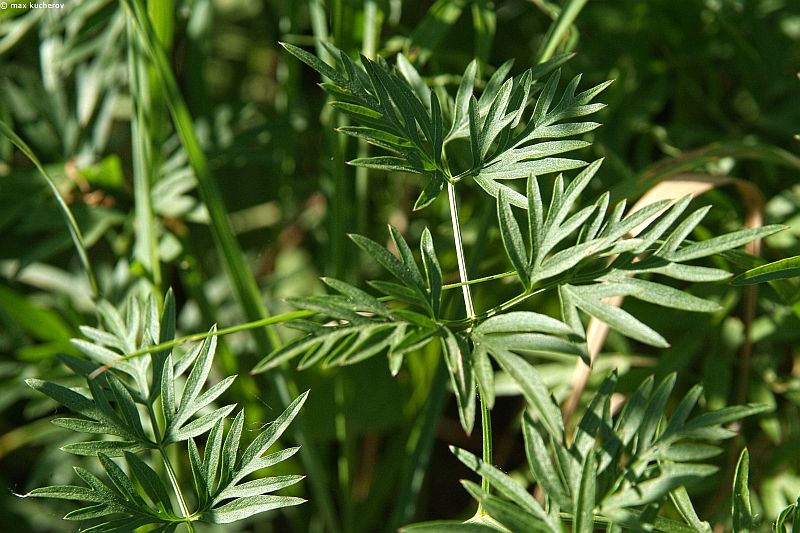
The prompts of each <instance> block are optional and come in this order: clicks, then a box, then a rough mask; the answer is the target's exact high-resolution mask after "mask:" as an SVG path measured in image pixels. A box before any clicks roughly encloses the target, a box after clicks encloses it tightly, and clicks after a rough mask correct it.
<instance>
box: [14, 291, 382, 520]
mask: <svg viewBox="0 0 800 533" xmlns="http://www.w3.org/2000/svg"><path fill="white" fill-rule="evenodd" d="M333 285H336V283H335V282H334V283H333ZM339 287H340V289H342V291H343V292H345V293H348V294H350V296H351V297H352V298H353V299H356V300H359V299H360V300H361V301H362V303H364V304H366V305H368V306H373V307H374V306H376V305H380V304H377V301H376V300H375V301H373V300H371V299H370V297H368V296H367V295H366V294H363V293H360V292H356V291H357V289H356V290H351V289H350V288H348V287H344V286H341V285H339ZM141 310H144V312H140V311H141ZM174 311H175V309H174V301H173V299H172V297H171V295H169V294H168V295H167V298H166V299H165V306H164V310H163V311H162V313H161V317H159V314H158V312H157V309H156V307H155V304H154V301H153V300H152V299H151V300H150V301H149V302H147V303H146V304H143V302H142V301H140V300H138V299H135V298H131V301H130V302H129V305H128V306H127V311H126V313H125V317H124V318H123V316H122V315H121V314H119V313H118V312H117V311H116V310H115V309H113V308H112V307H110V306H109V305H107V304H104V305H102V306H101V310H100V314H101V317H103V319H104V325H105V326H106V330H101V329H95V328H84V329H83V331H84V333H85V334H86V335H87V336H88V337H89V338H91V339H92V340H94V343H90V342H86V341H82V342H81V343H78V345H79V346H80V347H81V349H82V351H84V353H87V355H89V356H90V357H91V356H93V355H94V356H97V357H95V359H97V358H98V357H100V358H101V359H102V362H107V363H112V364H113V363H115V362H116V363H118V364H116V365H114V366H113V368H110V369H106V370H105V371H104V372H101V373H99V374H98V375H97V376H96V377H89V378H88V379H87V381H86V384H87V390H81V389H79V390H73V389H69V388H66V387H63V386H61V385H58V384H55V383H49V382H46V381H41V380H29V381H28V384H29V385H30V386H31V387H32V388H34V389H35V390H38V391H40V392H42V393H43V394H46V395H47V396H49V397H50V398H52V399H53V400H56V401H57V402H58V403H60V404H61V405H63V406H65V407H67V408H68V409H70V410H72V411H74V412H75V413H77V414H78V415H81V416H82V417H83V418H76V417H64V418H57V419H55V420H54V421H53V422H54V424H56V425H58V426H60V427H63V428H65V429H69V430H72V431H76V432H81V433H88V434H91V435H95V436H97V435H100V436H105V437H106V438H103V439H101V440H90V441H78V442H73V443H70V444H68V445H66V446H64V447H63V450H64V451H67V452H70V453H73V454H77V455H90V456H96V457H97V458H98V460H99V461H100V464H101V465H102V467H103V470H104V472H105V475H106V478H107V480H108V481H104V480H101V479H100V478H98V477H97V476H95V475H93V474H91V473H90V472H88V471H87V470H85V469H82V468H76V469H75V471H76V473H77V474H78V476H79V477H80V478H81V479H83V481H84V483H85V484H86V486H78V485H56V486H51V487H43V488H39V489H34V490H33V491H31V492H30V493H29V494H27V496H36V497H47V498H58V499H68V500H78V501H83V502H88V503H89V504H90V505H88V506H86V507H82V508H80V509H77V510H75V511H72V512H71V513H69V514H68V515H67V516H66V517H65V518H67V519H69V520H81V521H87V520H88V521H92V522H94V525H93V526H92V527H90V528H89V529H86V530H87V531H133V530H135V529H136V528H139V527H142V526H147V525H152V526H158V528H157V529H154V531H162V532H169V531H174V530H175V528H176V527H177V526H178V525H179V524H181V523H186V522H189V521H190V520H192V521H193V520H204V521H207V522H212V523H229V522H233V521H236V520H240V519H242V518H245V517H249V516H252V515H253V514H256V513H260V512H263V511H267V510H271V509H276V508H280V507H287V506H292V505H298V504H300V503H303V501H304V500H303V499H301V498H295V497H287V496H279V495H274V494H272V493H273V492H275V491H278V490H280V489H282V488H284V487H288V486H290V485H294V484H295V483H298V482H299V481H301V480H302V479H303V476H297V475H281V476H274V477H259V478H256V479H252V480H246V478H248V477H250V476H252V475H253V474H255V473H257V472H258V471H260V470H263V469H265V468H269V467H271V466H273V465H275V464H277V463H279V462H281V461H284V460H285V459H288V458H289V457H291V456H292V455H294V454H295V453H296V452H297V450H298V448H289V449H286V450H280V451H274V452H272V453H269V454H268V453H267V452H268V450H269V449H270V448H271V447H272V446H273V445H274V444H275V443H276V442H277V440H278V439H279V438H280V437H281V436H282V435H283V433H284V432H285V430H286V428H287V427H288V426H289V425H290V424H291V422H292V421H293V420H294V419H295V417H296V416H297V414H298V412H299V411H300V408H301V407H302V406H303V403H304V402H305V399H306V397H307V395H308V393H305V394H303V395H301V396H300V397H299V398H297V399H296V400H295V401H294V402H292V403H291V405H289V407H288V408H287V409H286V411H285V412H284V413H283V414H281V416H279V417H278V419H276V420H275V421H274V422H273V423H271V424H269V425H267V426H266V427H265V429H264V430H263V431H261V433H259V435H258V436H256V437H255V439H253V441H252V442H251V443H250V445H249V446H247V448H246V449H245V450H244V452H242V453H241V454H240V452H239V449H240V444H241V437H242V432H243V426H244V412H243V411H240V412H239V413H238V414H237V415H236V417H235V419H234V420H233V422H232V424H231V425H230V428H229V429H228V431H227V433H226V432H225V419H226V417H228V415H230V414H231V412H232V411H233V409H234V407H235V406H234V405H227V406H223V407H218V408H215V407H214V404H215V403H216V401H217V400H218V399H219V398H220V397H221V396H222V395H223V394H224V393H225V392H226V391H227V389H228V388H229V387H230V386H231V385H232V383H233V381H234V378H235V376H229V377H227V378H224V379H221V380H219V381H218V382H217V383H216V384H214V385H213V386H211V387H206V382H207V381H208V377H209V375H210V372H211V369H212V366H213V359H214V353H215V349H216V337H215V335H214V333H215V332H216V329H214V328H212V330H211V334H210V335H209V336H208V337H207V338H206V340H205V341H203V342H201V343H199V344H198V345H197V346H195V347H194V348H193V349H192V350H191V351H190V353H188V354H186V355H184V356H183V357H182V358H180V360H179V361H178V362H177V363H175V362H174V361H173V354H172V353H170V352H169V351H163V352H154V353H151V354H150V357H149V358H145V357H142V358H139V359H136V360H130V361H128V360H124V359H120V357H121V354H118V353H115V352H114V351H113V350H111V348H115V349H116V350H119V351H120V352H122V353H125V352H135V351H137V350H138V349H140V348H141V346H140V343H142V344H144V345H145V346H147V345H152V344H154V343H156V342H159V341H166V340H172V337H173V336H174V320H175V318H174ZM100 343H102V345H101V344H100ZM119 361H122V362H119ZM69 362H70V366H71V367H72V368H75V369H78V370H79V371H82V372H86V373H87V374H89V375H91V374H93V373H94V372H93V371H94V370H95V368H96V367H95V366H94V365H92V364H90V363H88V362H81V361H78V360H75V361H72V360H70V361H69ZM123 364H125V368H124V369H122V368H118V367H120V366H121V365H123ZM118 370H122V371H120V372H118ZM156 370H157V372H156ZM187 371H188V376H186V379H185V380H183V379H182V378H181V375H182V374H184V373H185V372H187ZM148 376H149V377H150V379H149V380H148ZM176 383H178V388H179V389H180V391H181V393H180V395H178V396H177V397H176V392H175V388H176V386H175V385H176ZM181 383H182V386H181ZM159 400H160V401H159ZM159 409H160V413H159V412H158V411H159ZM203 435H207V436H206V437H205V439H204V440H205V443H204V445H203V453H202V455H201V454H200V452H199V449H198V446H197V444H196V442H195V439H196V438H200V437H202V436H203ZM108 437H111V438H108ZM95 438H97V437H95ZM176 445H177V446H179V448H180V449H182V450H183V451H184V453H183V454H181V453H179V454H178V457H181V456H183V457H184V461H186V462H188V465H189V468H188V470H189V471H190V472H191V476H192V481H193V487H194V492H195V495H194V498H193V501H194V502H195V508H194V509H192V510H190V509H189V508H188V507H187V504H186V502H185V500H184V498H183V495H182V493H181V492H179V491H178V492H176V489H177V487H178V484H180V483H181V482H180V481H178V480H177V479H176V477H175V468H174V467H173V465H172V461H174V458H173V457H174V454H172V453H171V452H169V451H168V450H169V448H170V447H173V446H176ZM142 450H149V451H150V453H149V454H148V455H142V456H139V455H136V453H137V452H140V451H142ZM187 455H188V457H187ZM111 457H124V459H125V462H126V463H127V468H122V467H121V466H120V464H118V463H116V462H115V461H114V460H113V459H111ZM154 458H157V459H158V460H159V461H160V462H161V463H163V464H151V463H149V462H148V461H150V460H152V459H154ZM187 459H188V461H187ZM171 492H172V493H174V494H175V496H174V497H175V498H176V501H177V502H178V504H179V509H178V510H175V509H174V508H173V503H172V501H173V500H172V498H173V496H171V495H170V493H171Z"/></svg>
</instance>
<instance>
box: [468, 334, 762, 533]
mask: <svg viewBox="0 0 800 533" xmlns="http://www.w3.org/2000/svg"><path fill="white" fill-rule="evenodd" d="M501 329H508V328H506V327H504V326H501ZM501 364H502V363H501ZM517 365H519V363H517ZM674 384H675V377H674V375H672V376H668V377H667V378H665V379H664V380H662V381H661V382H660V383H659V384H658V386H656V387H653V383H652V380H646V381H645V382H644V383H643V384H642V386H641V387H640V388H639V390H637V391H636V393H635V394H634V395H633V396H631V398H629V400H628V401H627V403H626V405H625V407H624V408H623V410H622V412H621V413H620V414H619V415H618V416H617V417H616V421H615V420H614V418H613V417H612V414H611V395H612V394H613V393H614V389H615V385H616V376H615V375H613V374H612V375H611V376H610V377H609V378H608V379H606V381H605V382H604V383H603V384H602V385H601V386H600V390H599V392H598V393H597V395H596V396H595V397H594V398H593V399H592V400H591V402H590V403H589V406H588V407H587V409H586V412H585V413H584V415H583V417H582V419H581V420H580V422H579V424H578V428H577V430H576V432H575V436H574V438H573V440H572V442H571V443H568V442H567V440H566V437H565V435H564V433H563V430H560V431H556V432H553V431H552V428H550V427H548V426H553V425H555V426H557V427H563V422H562V421H561V415H560V413H559V412H558V410H557V409H556V410H555V411H554V412H553V416H557V417H558V420H557V421H556V422H553V421H548V416H549V415H546V414H545V415H544V416H543V415H542V411H543V409H542V408H541V406H539V405H537V403H539V402H541V399H535V400H534V401H533V402H531V400H530V398H528V397H527V396H526V399H528V402H529V403H528V406H529V408H530V413H531V414H535V415H537V416H535V417H534V416H529V415H526V416H525V417H524V418H523V433H524V436H525V448H526V454H527V458H528V466H529V468H530V472H531V476H532V478H533V480H534V481H535V482H536V483H537V484H539V485H540V487H541V489H542V491H543V494H544V495H545V499H544V504H543V505H542V504H540V503H539V502H538V501H536V500H534V499H533V498H531V497H530V492H529V490H526V489H525V488H524V487H523V486H521V485H518V484H517V482H516V481H513V480H512V479H511V478H510V477H508V476H506V475H505V474H503V473H502V472H500V471H499V470H497V469H495V468H493V467H491V466H490V465H487V464H485V463H483V461H481V460H480V459H478V458H477V457H474V456H472V455H471V454H469V453H467V452H464V451H463V450H457V449H456V450H454V452H453V453H455V454H456V456H457V457H458V458H459V459H461V461H462V462H464V464H466V465H467V466H469V467H470V468H471V469H472V470H473V471H475V473H477V474H480V475H481V476H483V477H485V478H487V479H488V480H489V482H490V484H491V486H492V489H493V492H494V494H495V495H494V496H491V495H489V494H488V493H486V492H484V491H482V490H481V489H480V488H479V487H477V485H474V484H472V483H469V482H465V487H466V488H467V490H468V491H469V492H470V493H471V494H472V495H473V496H474V497H475V498H476V499H477V500H479V501H480V502H481V504H482V505H484V506H485V509H486V510H487V511H488V512H489V514H490V515H491V517H492V518H494V519H495V520H497V521H498V522H500V523H501V524H503V525H504V526H505V527H507V528H510V529H511V530H512V531H517V530H525V531H528V530H530V531H538V530H540V529H543V528H546V529H544V530H547V531H558V530H559V529H561V527H562V526H561V520H560V519H558V518H557V517H558V512H559V511H560V512H561V513H562V516H564V517H566V521H567V522H568V523H572V527H573V529H574V530H575V531H584V532H587V533H588V532H590V531H593V530H594V528H595V527H596V526H598V525H599V524H603V523H607V522H608V521H609V520H610V521H612V522H614V523H616V524H619V525H620V526H624V527H626V528H630V529H631V530H649V528H652V527H655V530H656V531H697V530H699V531H705V530H706V528H705V527H704V523H703V522H701V521H700V519H699V518H697V515H696V513H695V512H694V509H693V508H692V507H691V503H690V502H689V503H688V504H687V501H686V498H685V491H683V490H682V487H683V486H684V485H687V484H690V483H692V482H694V481H697V480H698V479H700V478H702V477H705V476H708V475H711V474H712V473H714V472H715V470H716V467H714V466H711V465H707V464H703V463H702V462H700V461H702V460H703V459H705V458H707V457H709V456H710V454H709V451H712V452H716V451H719V449H718V448H716V447H715V446H711V445H709V444H704V443H702V442H699V441H703V440H707V439H708V438H711V439H714V440H716V439H718V438H719V436H720V435H722V432H721V430H722V428H721V427H720V424H726V423H728V422H731V421H732V420H734V418H735V419H740V418H742V417H744V416H749V415H751V414H753V413H755V412H758V411H759V410H763V408H764V407H755V406H753V407H743V408H732V410H730V411H728V410H722V411H715V412H709V413H704V414H701V415H699V416H697V417H695V418H690V416H689V415H690V412H691V411H692V410H693V408H694V406H695V404H696V402H697V400H698V398H699V396H700V394H701V389H700V387H695V388H694V389H692V390H691V391H690V393H689V394H687V396H686V397H685V398H684V399H683V400H682V401H681V402H679V404H678V407H677V408H676V409H675V412H674V414H673V416H672V418H666V417H665V416H664V412H665V410H666V409H665V407H666V405H667V403H668V402H667V400H668V398H669V396H670V393H671V391H672V388H673V386H674ZM553 406H554V407H555V404H553ZM544 411H545V412H546V411H547V409H545V410H544ZM537 419H538V420H537ZM659 428H661V432H659ZM701 428H702V429H703V430H704V431H705V432H706V435H712V434H713V435H714V436H712V437H708V436H703V432H701V431H699V430H700V429H701ZM725 431H727V430H725ZM726 435H728V436H729V435H732V433H730V432H727V433H726ZM741 471H743V469H741V465H740V472H741ZM742 476H743V475H742V474H739V476H738V478H737V479H738V481H737V483H738V485H737V486H738V487H739V490H738V491H737V492H736V494H741V495H740V496H739V500H738V503H737V501H736V500H735V501H734V513H736V512H737V511H736V509H741V511H739V514H740V515H742V516H744V515H748V513H749V512H750V511H749V499H747V496H746V492H745V491H744V490H743V489H742V487H745V486H746V475H745V476H744V477H742ZM670 493H674V494H675V497H674V498H673V501H675V502H677V503H676V505H677V506H678V508H679V509H680V510H681V513H682V515H683V516H684V517H685V519H686V523H687V525H683V524H681V523H679V522H674V521H670V520H665V519H663V518H660V517H658V516H657V513H658V510H659V508H660V507H661V506H662V505H663V503H664V502H665V501H666V498H667V496H668V495H670ZM745 509H746V510H745ZM554 510H555V517H556V519H555V520H556V521H555V522H554V521H553V519H554V515H553V512H554ZM748 516H749V515H748ZM735 520H736V518H735ZM545 524H546V525H545ZM520 527H522V528H523V529H519V528H520ZM748 527H749V526H748ZM515 528H517V529H515Z"/></svg>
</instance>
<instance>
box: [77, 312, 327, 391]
mask: <svg viewBox="0 0 800 533" xmlns="http://www.w3.org/2000/svg"><path fill="white" fill-rule="evenodd" d="M314 314H315V313H314V312H313V311H290V312H288V313H282V314H280V315H275V316H271V317H267V318H262V319H260V320H253V321H252V322H245V323H244V324H237V325H236V326H231V327H229V328H222V329H219V330H217V331H214V332H206V333H194V334H192V335H184V336H183V337H176V338H175V339H172V340H171V341H166V342H161V343H158V344H154V345H153V346H148V347H147V348H142V349H141V350H137V351H135V352H132V353H129V354H126V355H123V356H122V357H120V358H119V359H115V360H114V361H112V362H111V363H108V364H105V365H103V366H101V367H100V368H98V369H96V370H95V371H94V372H92V373H91V374H89V379H94V378H96V377H97V376H99V375H100V374H102V373H103V372H105V371H106V370H109V369H110V368H113V367H114V366H115V365H116V364H118V363H120V362H122V361H127V360H129V359H135V358H136V357H141V356H143V355H147V354H150V353H154V352H160V351H162V350H169V349H172V348H174V347H176V346H180V345H181V344H185V343H187V342H196V341H202V340H205V339H207V338H209V337H221V336H223V335H230V334H231V333H238V332H240V331H247V330H251V329H255V328H261V327H265V326H271V325H273V324H280V323H281V322H287V321H289V320H296V319H298V318H307V317H310V316H313V315H314Z"/></svg>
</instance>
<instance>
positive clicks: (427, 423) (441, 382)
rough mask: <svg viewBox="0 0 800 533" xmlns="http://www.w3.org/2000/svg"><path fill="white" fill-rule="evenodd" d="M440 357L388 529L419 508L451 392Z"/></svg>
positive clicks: (408, 518)
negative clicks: (437, 432)
mask: <svg viewBox="0 0 800 533" xmlns="http://www.w3.org/2000/svg"><path fill="white" fill-rule="evenodd" d="M438 361H439V362H438V363H437V365H436V374H435V375H434V377H433V380H432V382H431V386H430V389H429V390H430V393H429V394H428V400H427V401H426V402H425V407H424V408H423V409H422V412H421V413H420V414H419V415H418V416H417V420H416V422H415V423H414V427H413V428H412V430H411V433H410V434H409V436H408V442H407V444H406V452H407V459H406V461H405V465H406V466H405V467H404V468H403V470H402V472H403V473H402V477H401V478H400V483H399V485H398V489H397V497H396V498H395V499H394V502H395V503H394V511H393V512H392V516H391V518H390V519H389V521H388V523H387V525H386V528H385V529H384V531H385V532H386V533H389V532H390V531H397V529H398V528H399V527H400V526H402V525H404V524H407V523H408V522H410V521H411V520H413V518H414V514H415V512H416V508H417V497H418V496H419V493H420V490H422V482H423V481H424V480H425V472H426V470H427V469H428V461H429V460H430V456H431V450H432V449H433V442H434V440H435V438H436V430H437V428H438V426H439V419H440V418H441V416H442V411H443V410H444V406H445V399H446V398H447V394H448V392H447V381H448V379H449V375H448V374H447V365H445V362H444V358H443V357H439V358H438Z"/></svg>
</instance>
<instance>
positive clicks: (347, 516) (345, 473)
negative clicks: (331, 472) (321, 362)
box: [333, 370, 353, 531]
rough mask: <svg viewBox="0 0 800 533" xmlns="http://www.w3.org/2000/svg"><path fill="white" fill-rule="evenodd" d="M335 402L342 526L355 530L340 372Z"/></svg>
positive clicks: (343, 390) (344, 403)
mask: <svg viewBox="0 0 800 533" xmlns="http://www.w3.org/2000/svg"><path fill="white" fill-rule="evenodd" d="M333 387H334V402H335V404H336V415H335V420H334V425H335V428H336V440H337V442H338V444H339V457H338V459H337V462H336V467H337V470H338V477H339V493H340V494H339V496H340V498H341V500H340V502H341V503H340V505H341V506H342V526H343V527H344V530H345V531H352V530H353V502H352V498H351V497H350V494H351V492H352V487H351V480H350V438H349V437H348V435H347V410H346V409H347V404H346V401H345V382H344V373H343V372H342V371H341V370H340V371H339V372H337V373H336V376H335V377H334V382H333Z"/></svg>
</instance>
